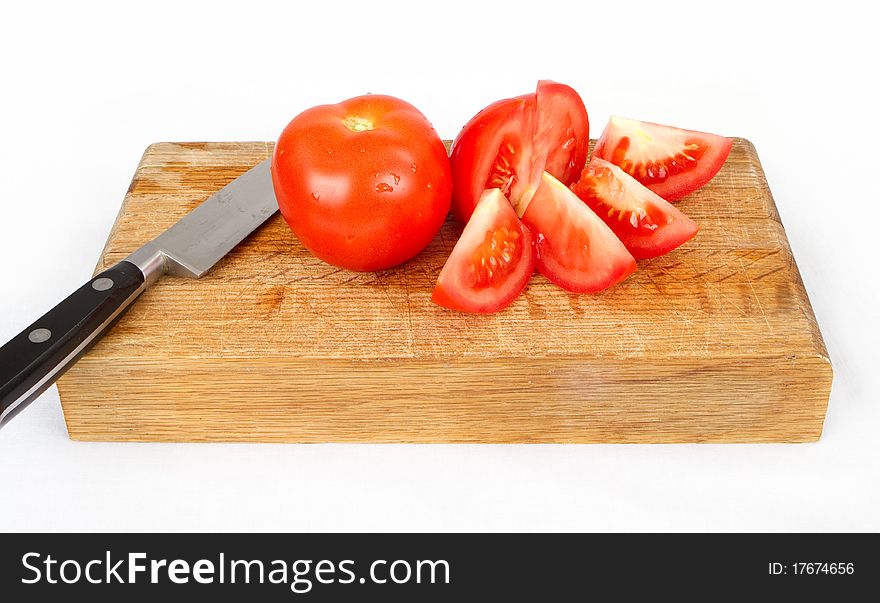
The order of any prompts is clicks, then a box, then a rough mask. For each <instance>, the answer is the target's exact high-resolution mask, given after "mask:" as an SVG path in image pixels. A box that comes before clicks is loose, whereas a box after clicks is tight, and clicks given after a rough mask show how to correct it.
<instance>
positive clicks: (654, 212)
mask: <svg viewBox="0 0 880 603" xmlns="http://www.w3.org/2000/svg"><path fill="white" fill-rule="evenodd" d="M571 190H572V191H574V193H575V194H576V195H577V196H578V197H580V199H581V200H582V201H583V202H584V203H586V204H587V205H589V206H590V209H592V210H593V211H594V212H596V214H597V215H598V216H599V217H600V218H602V220H603V221H604V222H605V224H607V225H608V226H609V227H610V228H611V230H613V231H614V234H616V235H617V238H619V239H620V241H621V242H622V243H623V244H624V246H625V247H626V248H627V250H628V251H629V252H630V253H631V254H632V256H633V257H634V258H636V259H637V260H641V259H644V258H654V257H657V256H659V255H663V254H664V253H668V252H669V251H672V250H673V249H675V248H676V247H679V246H680V245H682V244H684V243H686V242H687V241H690V240H691V239H692V238H694V235H696V234H697V231H698V230H699V229H700V227H699V226H697V224H696V223H695V222H694V221H693V220H691V219H690V218H688V217H687V216H686V215H684V213H682V212H681V211H680V210H679V209H677V208H676V207H675V206H673V205H672V204H671V203H668V202H667V201H665V200H664V199H663V198H662V197H660V196H659V195H658V194H657V193H655V192H654V191H652V190H650V189H648V188H646V187H644V186H642V185H641V184H640V183H639V181H638V180H636V179H635V178H633V177H632V176H630V175H629V174H627V173H626V172H624V171H623V170H622V169H620V168H619V167H617V166H616V165H613V164H611V163H608V162H607V161H605V160H603V159H599V158H598V157H593V159H592V161H590V163H589V165H587V167H585V168H584V171H583V173H581V179H580V180H579V181H578V182H577V183H575V184H572V185H571Z"/></svg>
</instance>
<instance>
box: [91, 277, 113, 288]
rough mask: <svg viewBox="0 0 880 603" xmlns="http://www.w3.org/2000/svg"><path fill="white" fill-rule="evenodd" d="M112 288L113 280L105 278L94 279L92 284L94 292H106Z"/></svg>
mask: <svg viewBox="0 0 880 603" xmlns="http://www.w3.org/2000/svg"><path fill="white" fill-rule="evenodd" d="M112 286H113V279H109V278H107V277H106V276H102V277H101V278H96V279H95V280H94V281H93V282H92V289H94V290H95V291H106V290H107V289H109V288H110V287H112Z"/></svg>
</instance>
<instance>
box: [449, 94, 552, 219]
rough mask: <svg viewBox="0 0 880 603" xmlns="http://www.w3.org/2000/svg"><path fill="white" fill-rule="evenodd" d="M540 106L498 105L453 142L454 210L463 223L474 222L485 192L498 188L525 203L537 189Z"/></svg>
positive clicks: (526, 101)
mask: <svg viewBox="0 0 880 603" xmlns="http://www.w3.org/2000/svg"><path fill="white" fill-rule="evenodd" d="M534 105H535V100H534V98H528V97H518V98H508V99H504V100H501V101H497V102H495V103H492V104H491V105H489V106H488V107H486V108H485V109H483V110H482V111H480V112H479V113H477V114H476V115H475V116H474V117H473V118H472V119H471V120H470V121H469V122H468V123H467V124H466V125H465V127H464V128H462V130H461V132H460V133H459V134H458V136H457V137H456V139H455V141H454V142H453V143H452V153H451V154H450V157H449V159H450V165H451V168H452V182H453V184H452V199H453V202H452V209H453V211H454V212H455V215H456V216H457V217H458V218H459V220H461V222H462V223H467V221H468V220H469V219H470V217H471V213H473V211H474V208H475V207H476V205H477V202H478V201H479V200H480V198H481V195H482V194H483V191H484V190H486V189H492V188H497V189H500V190H501V192H502V193H504V194H505V195H507V196H508V197H511V198H520V197H522V195H523V193H524V192H525V190H526V189H528V188H529V187H530V186H532V184H531V182H532V180H533V177H532V176H531V172H532V171H533V170H532V167H531V145H532V133H531V131H532V130H533V129H534V126H533V125H532V121H533V120H534V115H535V107H534ZM537 178H540V172H538V175H537ZM537 178H536V179H535V180H537Z"/></svg>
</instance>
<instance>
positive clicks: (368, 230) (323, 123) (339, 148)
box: [272, 95, 452, 271]
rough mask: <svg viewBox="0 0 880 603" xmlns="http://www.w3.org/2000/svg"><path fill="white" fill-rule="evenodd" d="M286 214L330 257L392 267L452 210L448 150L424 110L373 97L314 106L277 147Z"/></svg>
mask: <svg viewBox="0 0 880 603" xmlns="http://www.w3.org/2000/svg"><path fill="white" fill-rule="evenodd" d="M272 182H273V185H274V188H275V197H276V199H277V200H278V206H279V208H280V210H281V214H282V215H283V216H284V219H285V220H286V221H287V223H288V225H289V226H290V228H291V230H292V231H293V232H294V234H295V235H296V236H297V238H299V240H300V241H301V242H302V244H303V245H304V246H305V247H306V248H308V249H309V250H310V251H311V252H312V253H313V254H315V255H316V256H317V257H319V258H321V259H322V260H324V261H325V262H327V263H328V264H333V265H335V266H340V267H342V268H347V269H350V270H361V271H369V270H383V269H386V268H390V267H392V266H396V265H397V264H400V263H402V262H405V261H406V260H408V259H410V258H412V257H413V256H415V255H416V254H417V253H419V252H420V251H421V250H422V249H424V248H425V247H426V246H427V245H428V243H430V241H431V239H433V238H434V236H435V235H436V234H437V231H438V230H439V229H440V226H441V225H442V224H443V222H444V220H445V219H446V215H447V213H448V212H449V206H450V198H451V193H452V172H451V170H450V167H449V160H448V157H447V155H446V149H445V148H444V146H443V143H442V141H441V140H440V137H439V136H438V135H437V132H436V131H435V130H434V128H433V127H432V126H431V124H430V123H429V122H428V120H427V119H426V118H425V116H424V115H422V113H420V112H419V111H418V109H416V108H415V107H413V106H412V105H410V104H409V103H407V102H405V101H402V100H400V99H397V98H394V97H391V96H383V95H367V96H359V97H355V98H351V99H349V100H346V101H343V102H341V103H338V104H335V105H320V106H317V107H312V108H311V109H308V110H306V111H304V112H302V113H300V114H299V115H297V116H296V117H294V118H293V120H292V121H291V122H290V123H289V124H288V125H287V127H286V128H285V129H284V131H283V132H282V133H281V136H280V137H279V138H278V142H277V144H276V145H275V152H274V153H273V155H272Z"/></svg>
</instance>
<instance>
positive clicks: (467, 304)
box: [431, 189, 535, 314]
mask: <svg viewBox="0 0 880 603" xmlns="http://www.w3.org/2000/svg"><path fill="white" fill-rule="evenodd" d="M534 271H535V247H534V240H533V237H532V233H531V232H530V231H529V229H528V228H526V227H525V225H524V224H523V223H522V222H520V220H519V218H518V217H517V216H516V213H515V212H514V211H513V208H512V207H511V205H510V203H509V202H508V200H507V198H506V197H505V196H504V194H503V193H502V192H501V190H500V189H488V190H486V191H485V192H484V194H483V195H482V197H481V198H480V202H479V203H478V204H477V207H476V208H475V209H474V212H473V214H472V216H471V219H470V220H469V221H468V223H467V224H466V225H465V227H464V231H463V232H462V234H461V237H459V239H458V242H457V243H456V244H455V247H454V248H453V250H452V253H451V254H450V255H449V259H447V260H446V264H445V265H444V266H443V269H442V270H441V271H440V276H439V277H438V278H437V284H436V285H435V287H434V292H433V294H432V295H431V300H432V301H433V302H434V303H435V304H438V305H440V306H445V307H446V308H449V309H452V310H458V311H461V312H473V313H478V314H489V313H492V312H498V311H499V310H502V309H504V308H506V307H507V306H509V305H510V304H511V303H512V302H513V301H514V300H515V299H516V298H517V297H519V294H520V293H521V292H522V290H523V289H524V288H525V286H526V284H528V282H529V279H530V278H531V277H532V274H533V273H534Z"/></svg>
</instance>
